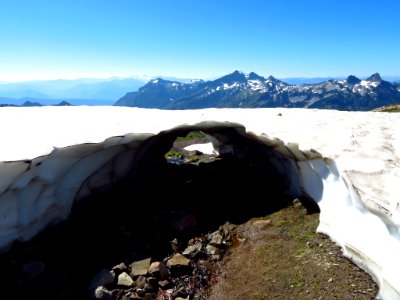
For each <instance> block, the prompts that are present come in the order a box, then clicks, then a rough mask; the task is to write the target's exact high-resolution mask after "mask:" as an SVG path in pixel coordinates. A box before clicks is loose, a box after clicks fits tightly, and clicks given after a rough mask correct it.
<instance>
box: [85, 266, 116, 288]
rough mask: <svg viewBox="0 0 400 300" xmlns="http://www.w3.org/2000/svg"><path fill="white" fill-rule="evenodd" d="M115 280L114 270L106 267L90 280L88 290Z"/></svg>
mask: <svg viewBox="0 0 400 300" xmlns="http://www.w3.org/2000/svg"><path fill="white" fill-rule="evenodd" d="M114 280H115V272H114V271H110V270H107V269H103V270H101V271H100V272H99V273H98V274H97V275H96V276H95V277H94V278H93V279H92V281H91V282H90V285H89V290H90V291H91V290H94V289H96V288H97V287H99V286H105V285H109V284H111V283H113V282H114Z"/></svg>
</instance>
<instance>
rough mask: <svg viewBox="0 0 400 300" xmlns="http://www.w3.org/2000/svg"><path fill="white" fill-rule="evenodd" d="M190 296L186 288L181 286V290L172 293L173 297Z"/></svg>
mask: <svg viewBox="0 0 400 300" xmlns="http://www.w3.org/2000/svg"><path fill="white" fill-rule="evenodd" d="M187 296H188V293H187V292H186V290H185V288H183V287H181V288H180V289H179V290H176V291H175V292H173V293H172V297H174V298H177V297H180V298H186V297H187Z"/></svg>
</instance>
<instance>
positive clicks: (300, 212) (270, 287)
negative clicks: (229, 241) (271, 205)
mask: <svg viewBox="0 0 400 300" xmlns="http://www.w3.org/2000/svg"><path fill="white" fill-rule="evenodd" d="M318 222H319V214H312V215H308V214H307V213H306V210H305V209H304V208H303V207H302V206H301V205H300V204H295V205H293V206H290V207H289V208H286V209H282V210H280V211H278V212H276V213H274V214H271V215H269V216H267V217H265V218H262V219H252V220H250V221H249V222H246V223H245V224H242V225H240V226H238V228H237V241H238V242H237V246H236V247H234V248H232V249H231V251H230V253H229V254H228V255H227V256H225V258H224V259H223V261H222V263H221V264H220V266H219V267H220V269H219V276H218V280H217V283H216V284H215V285H214V286H213V288H212V290H211V294H210V295H209V299H210V300H219V299H237V300H240V299H246V300H249V299H254V300H259V299H374V298H375V297H376V295H377V292H378V287H377V285H376V283H375V282H374V281H373V280H372V278H371V276H370V275H368V274H366V273H365V272H364V271H363V270H361V269H360V268H358V267H357V266H356V265H354V264H353V263H352V262H351V261H349V260H348V259H346V258H344V257H343V256H342V252H341V249H340V248H339V247H337V246H336V245H335V244H334V243H333V242H332V241H331V240H330V239H329V238H328V237H327V236H326V235H323V234H318V233H316V228H317V226H318Z"/></svg>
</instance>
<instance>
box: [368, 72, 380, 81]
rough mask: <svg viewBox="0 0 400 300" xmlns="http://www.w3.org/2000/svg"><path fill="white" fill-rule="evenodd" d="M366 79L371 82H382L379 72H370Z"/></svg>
mask: <svg viewBox="0 0 400 300" xmlns="http://www.w3.org/2000/svg"><path fill="white" fill-rule="evenodd" d="M367 80H368V81H372V82H382V78H381V75H379V73H375V74H372V75H371V76H370V77H368V78H367Z"/></svg>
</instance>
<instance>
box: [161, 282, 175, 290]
mask: <svg viewBox="0 0 400 300" xmlns="http://www.w3.org/2000/svg"><path fill="white" fill-rule="evenodd" d="M158 285H159V286H160V287H161V289H163V290H164V289H167V288H169V287H171V286H172V283H171V282H170V281H168V280H160V281H159V282H158Z"/></svg>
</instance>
